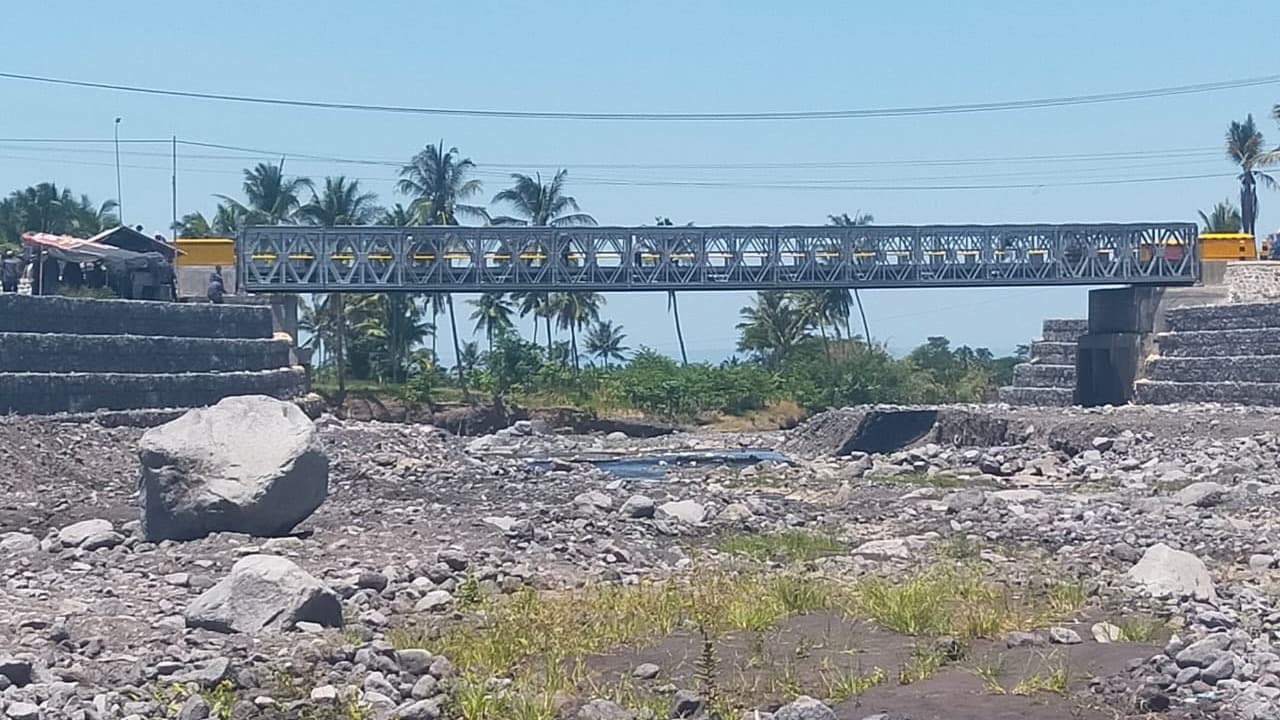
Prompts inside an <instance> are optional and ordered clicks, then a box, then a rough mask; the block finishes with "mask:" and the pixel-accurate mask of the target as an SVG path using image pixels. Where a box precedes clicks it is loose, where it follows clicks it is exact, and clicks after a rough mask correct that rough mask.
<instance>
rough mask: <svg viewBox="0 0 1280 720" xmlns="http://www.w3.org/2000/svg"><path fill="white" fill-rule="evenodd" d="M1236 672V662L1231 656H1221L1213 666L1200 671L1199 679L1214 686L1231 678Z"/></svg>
mask: <svg viewBox="0 0 1280 720" xmlns="http://www.w3.org/2000/svg"><path fill="white" fill-rule="evenodd" d="M1235 671H1236V661H1235V658H1233V657H1231V655H1229V654H1228V655H1223V656H1221V657H1219V658H1218V659H1217V660H1214V661H1213V664H1212V665H1210V666H1209V667H1207V668H1205V669H1204V670H1202V671H1200V679H1201V680H1203V681H1204V682H1207V683H1209V684H1210V685H1216V684H1217V683H1218V682H1220V681H1222V680H1226V679H1227V678H1229V677H1231V676H1232V675H1233V674H1234V673H1235Z"/></svg>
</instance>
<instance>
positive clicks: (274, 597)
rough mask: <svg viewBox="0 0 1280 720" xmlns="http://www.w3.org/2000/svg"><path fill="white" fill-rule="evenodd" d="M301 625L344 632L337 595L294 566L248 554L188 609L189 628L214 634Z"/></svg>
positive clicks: (275, 557) (281, 560)
mask: <svg viewBox="0 0 1280 720" xmlns="http://www.w3.org/2000/svg"><path fill="white" fill-rule="evenodd" d="M300 622H312V623H316V624H318V625H322V626H324V627H338V628H340V627H342V600H341V598H339V597H338V594H337V593H335V592H334V591H332V590H330V589H329V588H328V587H326V586H325V585H324V584H323V583H321V582H320V581H319V580H317V579H316V578H314V577H312V576H311V575H310V574H308V573H307V572H306V571H305V570H303V569H302V568H300V567H298V566H297V565H295V564H293V562H291V561H289V560H287V559H285V558H282V557H277V556H275V555H249V556H248V557H245V558H242V559H241V560H239V561H238V562H237V563H236V564H235V565H234V566H232V568H231V573H230V574H229V575H227V577H225V578H223V579H222V580H221V581H220V582H218V584H216V585H214V586H213V587H211V588H209V589H208V590H206V591H204V592H203V593H201V594H200V596H199V597H197V598H196V599H195V600H194V601H193V602H192V603H191V606H190V607H189V608H187V625H188V626H189V627H195V628H204V629H206V630H213V631H215V632H242V633H255V632H260V631H262V630H287V629H289V628H291V627H293V626H294V625H295V624H297V623H300Z"/></svg>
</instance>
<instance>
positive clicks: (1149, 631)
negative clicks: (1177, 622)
mask: <svg viewBox="0 0 1280 720" xmlns="http://www.w3.org/2000/svg"><path fill="white" fill-rule="evenodd" d="M1112 624H1113V625H1115V626H1116V627H1118V628H1120V641H1121V642H1164V641H1166V640H1168V639H1169V635H1170V632H1171V631H1170V630H1169V624H1168V623H1166V622H1165V621H1163V620H1161V619H1160V618H1157V617H1152V616H1150V615H1126V616H1125V617H1122V618H1120V619H1119V620H1116V621H1115V622H1114V623H1112Z"/></svg>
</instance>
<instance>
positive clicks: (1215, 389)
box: [1134, 380, 1280, 406]
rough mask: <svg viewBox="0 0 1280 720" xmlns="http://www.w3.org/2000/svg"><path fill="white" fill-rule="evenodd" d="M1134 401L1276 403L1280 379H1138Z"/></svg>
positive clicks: (1157, 403)
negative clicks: (1275, 380) (1215, 380)
mask: <svg viewBox="0 0 1280 720" xmlns="http://www.w3.org/2000/svg"><path fill="white" fill-rule="evenodd" d="M1134 402H1136V403H1138V404H1140V405H1176V404H1179V403H1210V402H1211V403H1223V404H1227V405H1272V406H1274V405H1280V383H1269V382H1204V383H1199V382H1197V383H1187V382H1167V381H1160V380H1139V381H1138V382H1137V383H1135V384H1134Z"/></svg>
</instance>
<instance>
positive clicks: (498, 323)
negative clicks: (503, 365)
mask: <svg viewBox="0 0 1280 720" xmlns="http://www.w3.org/2000/svg"><path fill="white" fill-rule="evenodd" d="M470 302H471V307H473V308H475V310H473V311H472V312H471V319H472V320H475V321H476V326H475V332H480V331H481V330H484V334H485V337H486V338H487V339H488V341H489V351H490V352H493V338H494V336H495V335H500V334H502V333H505V332H508V331H510V330H511V312H512V310H511V303H509V302H507V298H506V296H505V295H504V294H502V293H495V292H487V293H482V294H481V295H480V297H479V298H477V299H475V300H472V301H470Z"/></svg>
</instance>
